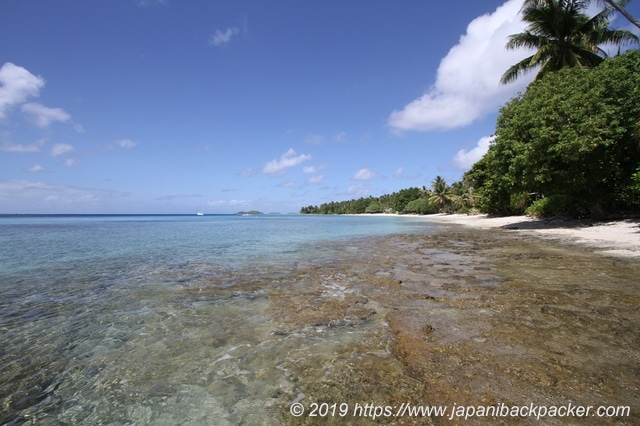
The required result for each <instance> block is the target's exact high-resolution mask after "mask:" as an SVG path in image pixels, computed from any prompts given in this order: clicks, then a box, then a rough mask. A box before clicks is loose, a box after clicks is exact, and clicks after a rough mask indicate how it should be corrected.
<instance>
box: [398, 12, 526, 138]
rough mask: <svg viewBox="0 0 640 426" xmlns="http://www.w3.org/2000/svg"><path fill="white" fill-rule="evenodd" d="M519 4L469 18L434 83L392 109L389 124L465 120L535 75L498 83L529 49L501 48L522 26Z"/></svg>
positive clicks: (427, 125) (428, 126)
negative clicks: (414, 98)
mask: <svg viewBox="0 0 640 426" xmlns="http://www.w3.org/2000/svg"><path fill="white" fill-rule="evenodd" d="M521 7H522V0H508V1H507V2H505V3H504V4H503V5H502V6H500V7H498V8H497V9H496V10H495V11H494V12H493V13H490V14H486V15H482V16H480V17H478V18H476V19H474V20H473V21H471V23H470V24H469V25H468V27H467V32H466V34H464V35H463V36H462V37H460V41H459V42H458V44H457V45H455V46H454V47H452V48H451V50H449V52H448V54H447V55H446V56H445V57H444V58H443V59H442V60H441V62H440V66H439V67H438V71H437V76H436V81H435V83H434V84H433V86H431V87H430V88H429V89H428V90H427V92H426V93H425V94H423V95H422V96H421V97H419V98H418V99H416V100H414V101H413V102H411V103H409V104H408V105H406V106H405V107H404V108H403V109H401V110H397V111H394V112H392V113H391V115H390V116H389V120H388V124H389V126H390V127H391V128H392V129H393V130H394V131H399V132H402V131H408V130H418V131H429V130H438V129H439V130H446V129H453V128H458V127H462V126H466V125H469V124H471V123H473V122H474V121H475V120H477V119H479V118H482V117H483V116H485V115H486V114H489V113H491V112H494V111H496V110H497V108H498V107H499V106H500V105H502V104H503V103H504V102H506V101H507V100H508V99H510V98H511V97H513V96H514V95H515V94H516V93H518V92H519V91H522V90H523V89H524V88H525V87H526V85H527V84H528V83H529V82H530V81H531V79H532V78H533V75H526V76H524V77H522V78H520V79H519V80H517V81H516V82H515V83H513V84H509V85H501V84H500V77H501V76H502V74H503V73H504V72H505V71H506V70H507V69H508V68H509V67H510V66H511V65H513V64H515V63H516V62H519V61H520V60H522V59H524V58H525V57H527V56H529V55H530V54H531V51H528V50H515V51H508V50H507V49H506V48H505V44H506V42H507V38H508V36H509V35H511V34H515V33H519V32H522V31H523V30H524V29H525V27H526V25H525V23H523V22H522V20H521V18H520V13H519V12H520V9H521Z"/></svg>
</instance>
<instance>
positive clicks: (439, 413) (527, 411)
mask: <svg viewBox="0 0 640 426" xmlns="http://www.w3.org/2000/svg"><path fill="white" fill-rule="evenodd" d="M289 412H290V413H291V415H292V416H294V417H301V416H307V417H347V416H351V417H368V418H370V419H372V420H375V419H377V418H382V417H404V416H407V417H445V418H448V419H449V420H453V419H456V418H462V419H465V420H467V419H470V418H474V417H533V418H535V419H536V420H540V419H542V418H545V417H628V416H630V415H631V408H630V407H629V406H628V405H623V406H606V405H600V406H592V405H574V404H572V403H569V404H566V405H536V404H529V405H513V406H510V405H506V404H503V403H499V404H496V405H486V406H484V405H480V406H475V405H457V404H455V403H454V404H453V405H433V406H432V405H414V404H408V403H402V404H401V405H376V404H370V403H367V404H360V403H355V404H349V403H346V402H341V403H333V404H330V403H326V402H323V403H317V402H313V403H310V404H309V406H308V407H305V405H303V404H302V403H300V402H294V403H292V404H291V405H290V406H289Z"/></svg>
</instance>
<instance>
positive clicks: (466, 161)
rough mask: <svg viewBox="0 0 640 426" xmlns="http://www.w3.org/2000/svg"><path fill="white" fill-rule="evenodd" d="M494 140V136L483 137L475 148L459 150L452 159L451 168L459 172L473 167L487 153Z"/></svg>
mask: <svg viewBox="0 0 640 426" xmlns="http://www.w3.org/2000/svg"><path fill="white" fill-rule="evenodd" d="M494 140H495V136H485V137H483V138H480V140H479V141H478V143H477V144H476V146H475V147H474V148H473V149H471V150H469V151H467V150H464V149H461V150H460V151H458V152H457V153H456V156H455V157H454V158H453V166H454V167H455V168H456V169H459V170H467V169H469V168H471V166H473V164H474V163H475V162H476V161H478V160H479V159H481V158H482V156H483V155H484V154H486V153H487V150H488V149H489V145H490V144H491V142H493V141H494Z"/></svg>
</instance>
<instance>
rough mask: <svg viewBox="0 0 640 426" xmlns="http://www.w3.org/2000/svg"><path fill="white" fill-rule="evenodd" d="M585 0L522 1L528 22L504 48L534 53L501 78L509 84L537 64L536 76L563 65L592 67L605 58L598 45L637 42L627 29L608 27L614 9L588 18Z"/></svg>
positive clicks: (607, 9)
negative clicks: (538, 67)
mask: <svg viewBox="0 0 640 426" xmlns="http://www.w3.org/2000/svg"><path fill="white" fill-rule="evenodd" d="M588 3H589V1H586V0H525V2H524V6H523V8H522V10H521V12H522V19H523V21H524V22H527V23H528V24H529V25H528V26H527V28H526V29H525V31H524V32H522V33H519V34H513V35H511V36H509V40H508V42H507V45H506V47H507V49H510V50H511V49H519V48H530V49H535V50H536V52H535V53H534V54H533V55H531V56H529V57H528V58H525V59H523V60H522V61H520V62H518V63H517V64H515V65H513V66H512V67H511V68H509V69H508V70H507V71H506V72H505V73H504V74H503V75H502V78H501V80H500V82H501V83H502V84H507V83H510V82H512V81H514V80H516V79H517V78H518V77H520V76H521V75H522V74H523V73H524V72H527V71H530V70H531V69H533V68H535V67H537V66H540V71H538V74H537V75H536V79H539V78H540V77H542V76H543V75H544V74H546V73H548V72H551V71H557V70H559V69H561V68H565V67H580V68H592V67H595V66H596V65H598V64H599V63H600V62H602V61H603V60H604V58H606V56H607V55H606V52H605V51H604V50H602V49H601V48H600V47H599V46H601V45H603V44H614V45H618V46H622V45H626V44H630V43H633V42H638V37H637V36H636V35H635V34H633V33H632V32H630V31H623V30H612V29H609V16H611V14H612V13H614V9H613V8H606V9H605V10H603V11H602V12H600V13H598V14H597V15H595V16H594V17H592V18H590V17H589V16H588V15H586V14H585V13H584V11H585V10H586V7H587V6H588Z"/></svg>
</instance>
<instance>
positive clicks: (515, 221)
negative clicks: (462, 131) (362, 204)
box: [374, 213, 640, 258]
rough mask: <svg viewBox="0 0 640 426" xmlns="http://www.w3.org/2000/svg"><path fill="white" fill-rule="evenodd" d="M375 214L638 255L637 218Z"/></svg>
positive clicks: (606, 252) (639, 224)
mask: <svg viewBox="0 0 640 426" xmlns="http://www.w3.org/2000/svg"><path fill="white" fill-rule="evenodd" d="M374 215H375V216H389V217H410V218H422V219H424V220H425V221H428V222H434V223H440V224H452V225H462V226H466V227H471V228H477V229H505V230H512V231H516V232H521V233H525V234H528V235H533V236H536V237H539V238H543V239H551V240H557V241H560V242H562V243H575V244H581V245H584V246H587V247H590V248H593V249H595V252H596V253H599V254H603V255H610V256H618V257H628V258H640V220H639V219H626V220H616V221H607V222H596V223H593V222H587V221H581V220H577V219H558V218H552V219H537V218H532V217H529V216H505V217H489V216H488V215H486V214H478V215H465V214H445V213H438V214H432V215H398V214H388V213H378V214H374Z"/></svg>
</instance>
